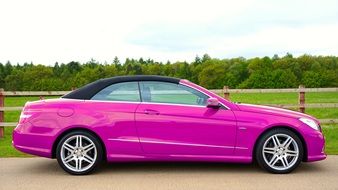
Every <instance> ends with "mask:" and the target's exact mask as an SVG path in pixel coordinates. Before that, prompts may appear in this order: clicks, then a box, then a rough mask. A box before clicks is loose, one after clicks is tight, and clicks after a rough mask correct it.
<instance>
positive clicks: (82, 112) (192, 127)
mask: <svg viewBox="0 0 338 190" xmlns="http://www.w3.org/2000/svg"><path fill="white" fill-rule="evenodd" d="M324 143H325V141H324V136H323V134H322V131H321V127H320V124H319V121H318V120H317V119H315V118H313V117H311V116H309V115H305V114H302V113H298V112H294V111H289V110H284V109H278V108H272V107H266V106H257V105H249V104H237V103H233V102H229V101H227V100H225V99H223V98H222V97H220V96H218V95H216V94H214V93H212V92H210V91H208V90H206V89H204V88H202V87H200V86H198V85H196V84H193V83H191V82H189V81H187V80H181V79H177V78H170V77H162V76H121V77H113V78H107V79H101V80H98V81H95V82H93V83H90V84H88V85H86V86H84V87H82V88H79V89H77V90H75V91H72V92H70V93H69V94H66V95H64V96H63V97H62V98H59V99H51V100H40V101H35V102H28V103H26V105H25V107H24V109H23V111H22V113H21V116H20V121H19V124H18V126H17V127H16V128H15V130H14V132H13V144H14V147H15V148H16V149H18V150H20V151H22V152H25V153H29V154H33V155H38V156H43V157H48V158H56V159H57V161H58V163H59V164H60V166H61V167H62V168H63V169H64V170H65V171H66V172H69V173H70V174H87V173H89V172H91V171H93V170H94V169H95V167H96V166H97V165H98V164H99V163H100V162H101V161H103V160H107V161H109V162H134V161H207V162H237V163H251V162H253V161H256V162H257V163H258V164H259V165H260V166H261V167H262V168H264V169H266V170H267V171H269V172H272V173H288V172H291V171H292V170H294V169H295V168H296V167H297V166H298V165H299V164H300V163H301V162H302V161H304V162H312V161H317V160H323V159H325V158H326V155H325V153H324Z"/></svg>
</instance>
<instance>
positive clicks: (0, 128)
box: [0, 85, 338, 138]
mask: <svg viewBox="0 0 338 190" xmlns="http://www.w3.org/2000/svg"><path fill="white" fill-rule="evenodd" d="M211 91H212V92H214V93H217V94H223V96H224V98H225V99H228V100H230V94H232V93H290V92H294V93H298V104H287V105H282V104H267V105H268V106H273V107H280V108H287V109H298V110H299V111H300V112H303V113H304V112H305V108H338V103H315V104H306V103H305V93H306V92H338V88H305V87H304V86H303V85H300V86H299V88H286V89H229V88H228V87H227V86H224V88H223V89H213V90H211ZM69 92H70V91H4V90H3V89H0V138H2V137H3V136H4V127H10V126H16V125H17V123H16V122H4V112H5V111H21V110H22V108H23V107H5V105H4V104H5V97H12V96H39V97H40V99H43V97H44V96H62V95H64V94H67V93H69ZM320 121H321V123H338V119H321V120H320Z"/></svg>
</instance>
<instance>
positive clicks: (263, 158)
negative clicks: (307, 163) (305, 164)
mask: <svg viewBox="0 0 338 190" xmlns="http://www.w3.org/2000/svg"><path fill="white" fill-rule="evenodd" d="M274 135H277V136H278V135H287V136H289V137H291V138H292V139H293V140H294V142H295V144H296V145H297V146H298V157H296V156H294V157H295V158H293V157H286V159H287V160H292V165H291V164H290V166H288V167H285V166H284V164H283V162H282V159H281V160H279V161H277V162H276V165H280V166H270V165H269V164H268V163H267V162H268V161H271V160H272V158H273V156H275V155H276V158H275V159H279V158H281V157H283V154H282V155H280V153H282V151H280V152H278V151H277V150H276V151H275V152H276V153H275V154H272V153H263V147H264V144H265V143H266V141H267V140H268V141H267V143H271V142H270V141H269V139H272V137H273V136H274ZM282 137H283V136H282ZM277 139H278V138H277ZM272 140H273V139H272ZM281 144H283V142H281ZM292 146H294V144H293V145H292ZM295 147H296V146H295ZM291 148H292V147H291ZM281 149H282V148H281ZM278 150H279V149H278ZM283 150H285V149H283ZM277 152H278V153H277ZM263 154H264V155H263ZM269 154H271V156H270V158H271V160H267V157H268V156H269ZM303 155H304V148H303V144H302V141H301V140H300V139H299V137H298V136H297V135H296V134H295V133H294V132H292V131H291V130H289V129H285V128H276V129H271V130H269V131H268V132H266V133H265V134H263V135H262V136H261V138H260V139H259V140H258V142H257V145H256V150H255V157H256V161H257V163H258V165H259V166H260V167H261V168H263V169H265V170H267V171H268V172H270V173H275V174H286V173H290V172H292V171H293V170H294V169H296V168H297V167H298V166H299V164H300V163H301V161H302V159H303ZM284 163H285V161H284ZM282 164H283V166H282ZM271 165H272V164H271ZM274 167H275V168H274ZM276 167H280V168H278V169H276ZM283 167H284V169H283Z"/></svg>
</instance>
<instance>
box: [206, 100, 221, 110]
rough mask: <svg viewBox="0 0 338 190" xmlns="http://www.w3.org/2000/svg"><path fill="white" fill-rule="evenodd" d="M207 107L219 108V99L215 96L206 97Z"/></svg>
mask: <svg viewBox="0 0 338 190" xmlns="http://www.w3.org/2000/svg"><path fill="white" fill-rule="evenodd" d="M207 107H208V108H219V107H220V105H219V101H218V99H217V98H208V99H207Z"/></svg>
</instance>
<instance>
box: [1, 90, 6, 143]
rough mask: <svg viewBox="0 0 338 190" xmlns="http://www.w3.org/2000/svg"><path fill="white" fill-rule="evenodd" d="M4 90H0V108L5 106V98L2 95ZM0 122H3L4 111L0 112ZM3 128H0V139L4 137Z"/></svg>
mask: <svg viewBox="0 0 338 190" xmlns="http://www.w3.org/2000/svg"><path fill="white" fill-rule="evenodd" d="M3 92H4V89H3V88H0V108H3V107H4V105H5V96H4V94H3ZM0 122H4V111H3V110H0ZM4 133H5V128H4V127H3V126H0V138H3V137H4Z"/></svg>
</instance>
